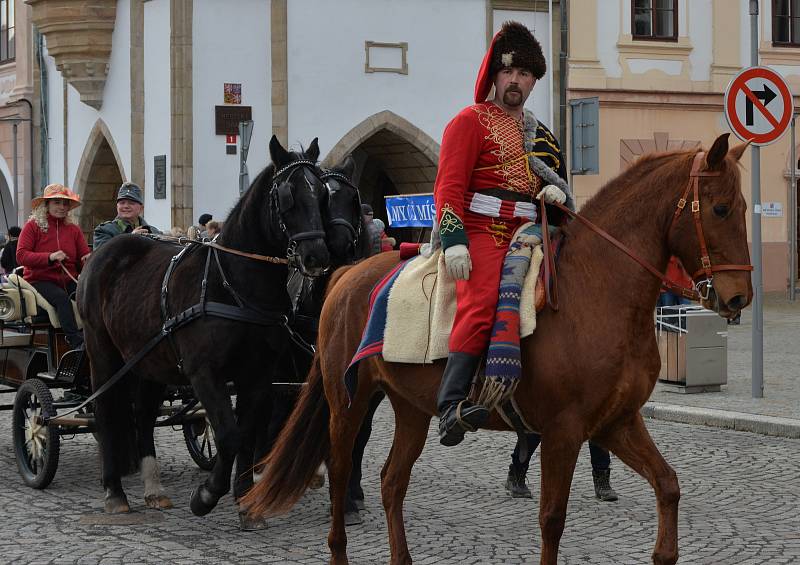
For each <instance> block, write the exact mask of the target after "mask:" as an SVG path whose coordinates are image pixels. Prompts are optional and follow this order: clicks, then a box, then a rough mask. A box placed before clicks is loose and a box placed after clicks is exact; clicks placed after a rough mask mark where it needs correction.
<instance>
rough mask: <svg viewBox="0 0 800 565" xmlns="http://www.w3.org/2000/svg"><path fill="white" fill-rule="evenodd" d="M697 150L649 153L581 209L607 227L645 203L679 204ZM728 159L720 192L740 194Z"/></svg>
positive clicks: (735, 175)
mask: <svg viewBox="0 0 800 565" xmlns="http://www.w3.org/2000/svg"><path fill="white" fill-rule="evenodd" d="M697 152H698V149H696V148H695V149H690V150H679V151H668V152H663V153H648V154H646V155H643V156H642V157H641V158H639V159H638V160H637V161H636V162H635V163H634V164H633V165H631V166H630V167H629V168H627V169H625V170H624V171H621V172H620V173H619V174H618V175H617V176H616V177H614V178H613V179H611V180H609V181H608V182H607V183H606V184H604V185H603V186H602V187H601V188H600V190H598V191H597V193H596V194H595V195H594V196H592V197H591V198H590V199H589V200H588V201H587V202H586V204H584V205H583V207H582V209H581V214H582V215H585V216H587V217H588V218H591V219H593V221H594V219H595V218H597V219H600V218H602V220H603V223H604V224H605V225H606V226H613V225H617V224H620V223H625V219H626V217H627V216H628V215H629V213H630V210H631V209H634V208H638V207H640V206H641V205H642V203H643V202H648V203H650V202H654V201H655V200H656V199H670V201H675V202H677V199H678V195H679V194H680V193H681V191H682V190H683V189H684V188H685V187H686V183H687V182H689V171H690V170H691V166H692V161H693V159H694V156H695V155H696V154H697ZM732 161H733V159H731V158H730V157H726V166H725V169H724V172H725V173H727V174H723V175H722V177H720V178H721V179H725V180H727V182H724V181H723V182H720V183H718V186H717V189H719V190H722V191H725V193H726V194H728V193H731V194H733V193H735V192H736V191H737V190H739V188H738V187H739V182H738V181H739V177H740V173H739V168H738V166H736V165H734V164H733V163H732Z"/></svg>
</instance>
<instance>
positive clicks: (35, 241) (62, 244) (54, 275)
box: [17, 214, 90, 287]
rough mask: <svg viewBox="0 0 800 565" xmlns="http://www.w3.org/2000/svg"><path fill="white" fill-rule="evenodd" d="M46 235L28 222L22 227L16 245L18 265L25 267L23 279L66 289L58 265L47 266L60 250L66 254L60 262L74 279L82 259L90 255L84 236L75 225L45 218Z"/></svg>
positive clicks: (64, 276)
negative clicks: (52, 255)
mask: <svg viewBox="0 0 800 565" xmlns="http://www.w3.org/2000/svg"><path fill="white" fill-rule="evenodd" d="M47 225H48V228H47V231H46V232H45V231H42V229H41V228H40V227H39V226H38V225H37V224H36V222H35V221H34V220H28V221H27V223H26V224H25V225H24V226H23V227H22V233H21V234H20V235H19V243H18V244H17V263H18V264H20V265H24V266H25V273H24V275H23V276H24V278H25V280H27V281H28V282H39V281H50V282H54V283H56V284H57V285H59V286H62V287H66V285H67V283H69V282H70V278H69V277H68V276H67V274H66V273H65V272H64V270H63V269H62V268H61V267H60V266H59V264H58V263H51V262H50V254H51V253H52V252H54V251H58V250H59V249H60V250H61V251H63V252H64V253H66V254H67V258H66V259H65V260H64V261H63V264H64V266H65V267H66V268H67V270H68V271H69V273H70V274H71V275H72V276H73V277H75V278H77V277H78V268H77V267H78V265H79V264H80V261H81V257H83V256H84V255H86V254H88V253H89V252H90V250H89V246H88V245H87V244H86V239H85V238H84V237H83V232H82V231H81V229H80V228H79V227H78V226H77V225H75V224H65V223H64V220H63V219H56V218H54V217H53V216H51V215H50V214H48V215H47Z"/></svg>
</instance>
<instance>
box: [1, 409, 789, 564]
mask: <svg viewBox="0 0 800 565" xmlns="http://www.w3.org/2000/svg"><path fill="white" fill-rule="evenodd" d="M648 426H649V428H650V430H651V432H652V433H653V436H654V437H655V440H656V442H657V444H658V445H659V447H660V448H661V450H662V452H663V453H664V454H665V455H666V457H667V459H668V460H669V461H670V463H671V464H672V465H673V466H674V467H675V469H676V471H677V473H678V476H679V479H680V484H681V489H682V500H681V513H680V550H681V556H682V557H681V560H680V562H681V563H702V564H739V563H741V564H745V563H747V564H756V563H764V564H770V565H774V564H781V563H797V562H800V515H798V510H797V509H798V508H800V476H798V472H797V469H798V468H800V441H798V440H791V439H785V438H773V437H763V436H759V435H755V434H749V433H743V432H733V431H727V430H720V429H715V428H704V427H692V426H688V425H684V424H675V423H669V422H660V421H649V422H648ZM392 428H393V426H392V413H391V409H389V408H388V407H387V405H385V404H384V406H382V407H381V409H380V410H379V412H378V416H377V420H376V425H375V431H374V434H373V440H372V441H371V443H370V444H369V446H368V449H367V453H366V457H365V461H366V462H367V463H366V467H365V472H364V488H365V491H366V495H367V505H368V509H367V511H366V513H365V514H364V517H365V523H364V524H362V525H360V526H354V527H351V528H348V532H349V535H350V545H349V550H350V556H351V562H352V563H354V564H372V563H386V562H387V560H388V543H387V538H386V527H385V522H384V518H383V511H382V509H381V507H380V502H379V486H378V480H379V470H380V465H381V464H382V462H383V460H384V458H385V455H386V453H387V452H388V444H389V441H390V438H391V430H392ZM0 429H3V430H5V431H6V432H7V431H8V430H10V417H9V415H8V414H7V413H5V414H3V415H0ZM514 440H515V436H514V435H512V434H497V433H490V432H482V433H479V434H471V435H470V437H469V440H468V441H465V442H464V444H462V445H461V446H458V447H456V448H451V449H450V450H449V451H446V450H445V449H444V448H443V447H441V446H439V445H438V443H437V442H436V436H435V431H434V430H433V428H431V432H430V433H429V437H428V445H427V447H426V450H425V452H424V453H423V455H422V458H421V459H420V461H419V462H418V464H417V466H416V467H415V469H414V474H413V477H412V483H411V486H410V489H409V496H408V498H407V500H406V524H407V529H408V538H409V545H410V548H411V552H412V555H413V557H414V559H415V563H419V564H433V563H436V564H450V563H452V564H456V563H458V564H462V563H475V564H499V563H509V564H512V563H533V562H538V557H536V556H537V555H538V548H539V547H540V545H539V544H540V534H539V531H538V527H537V518H536V512H537V509H538V494H537V492H536V491H538V479H537V477H538V471H536V472H532V477H533V479H534V482H535V484H536V485H537V486H536V488H535V489H534V500H524V499H510V498H508V497H507V496H506V494H505V492H504V490H503V487H502V483H503V480H504V478H505V473H506V470H507V464H508V462H509V457H510V452H511V449H512V447H513V445H514ZM157 441H158V446H159V449H160V460H161V464H162V476H163V482H164V486H165V487H166V489H167V490H168V492H169V493H170V494H171V495H172V496H173V499H174V501H175V503H176V508H174V509H172V510H168V511H165V512H163V513H162V512H158V511H154V510H145V509H144V506H143V501H142V498H141V496H142V495H141V492H142V487H141V484H140V482H139V480H138V478H136V477H131V478H128V479H126V480H125V485H126V489H127V492H128V496H129V498H130V501H131V504H132V507H133V509H134V511H135V513H134V514H132V515H129V516H127V517H124V519H126V520H129V521H130V520H132V521H135V522H137V523H136V524H134V525H130V524H128V525H110V524H109V523H108V522H109V520H108V519H107V517H105V516H104V515H103V514H102V513H101V508H102V505H101V502H100V495H101V490H100V485H99V482H98V476H99V465H98V455H97V447H96V445H95V443H94V440H93V439H92V437H91V436H78V437H77V438H75V439H74V440H71V441H65V442H63V443H62V454H61V462H60V466H59V470H58V474H57V475H56V478H55V481H54V482H53V483H52V485H51V486H50V487H49V488H48V489H46V490H44V491H35V490H32V489H29V488H27V487H25V486H23V485H22V483H21V480H20V478H19V476H18V475H17V471H16V464H15V462H14V456H13V448H12V444H11V438H10V434H9V433H4V434H3V436H2V438H1V439H0V455H1V456H2V460H1V461H0V516H1V517H2V527H1V528H0V563H15V564H16V563H20V564H21V563H30V564H44V563H54V564H61V563H63V564H68V563H78V564H94V563H101V564H118V563H159V564H161V563H178V564H184V563H185V564H195V563H215V564H216V563H291V564H296V563H323V562H326V560H327V557H328V551H327V546H326V535H327V524H328V520H327V512H328V501H327V490H326V489H323V490H318V491H310V492H309V493H308V494H307V495H306V497H305V498H304V499H303V500H302V501H301V502H300V504H299V505H298V506H297V507H296V508H295V509H294V510H293V511H292V512H291V513H290V514H288V515H287V516H283V517H279V518H274V519H271V520H270V522H269V527H268V529H267V530H265V531H262V532H257V533H240V532H239V531H238V529H237V524H236V515H235V513H234V511H235V509H234V507H233V504H232V502H231V499H230V496H227V497H225V498H223V500H222V502H221V504H220V507H219V508H218V509H216V510H215V511H214V512H212V513H211V514H210V515H209V516H207V517H205V518H197V517H194V516H192V515H191V513H190V511H189V508H188V498H189V493H190V492H191V490H192V488H193V487H194V486H195V484H196V483H198V482H199V481H200V480H201V479H203V477H204V475H205V473H204V472H202V471H200V470H198V469H197V468H196V467H195V466H194V464H193V463H192V462H191V460H190V458H189V455H188V453H187V451H186V449H185V447H184V445H183V442H182V435H181V434H180V432H178V431H172V430H163V429H162V430H158V436H157ZM536 457H537V458H538V455H537V456H536ZM455 461H458V462H459V464H458V466H455V465H454V464H453V462H455ZM534 463H535V464H534V465H533V466H532V468H533V469H536V468H538V464H536V463H537V462H534ZM612 466H613V474H612V480H613V484H614V486H615V487H616V489H617V490H618V492H619V493H620V495H621V498H620V501H619V502H618V503H601V502H598V501H596V500H595V499H594V497H593V490H592V481H591V471H590V466H589V455H588V449H584V452H583V453H582V454H581V456H580V459H579V464H578V469H577V471H576V475H575V480H574V483H573V488H572V496H571V499H570V504H569V515H568V520H567V527H566V531H565V532H564V537H563V540H562V545H561V559H560V561H559V563H563V564H578V563H591V564H634V563H650V557H649V556H650V553H651V551H652V548H653V544H654V542H655V536H656V521H655V520H656V510H655V499H654V496H653V493H652V491H651V490H650V488H649V486H648V485H647V484H646V483H645V481H644V480H643V479H641V478H640V477H638V476H635V475H633V474H632V473H631V472H630V471H629V470H628V469H627V468H624V467H623V465H622V464H621V463H619V461H614V463H612Z"/></svg>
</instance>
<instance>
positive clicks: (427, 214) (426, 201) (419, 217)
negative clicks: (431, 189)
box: [385, 194, 436, 228]
mask: <svg viewBox="0 0 800 565" xmlns="http://www.w3.org/2000/svg"><path fill="white" fill-rule="evenodd" d="M385 200H386V214H387V216H388V218H389V226H391V227H393V228H430V227H433V219H434V218H435V217H436V207H435V206H434V205H433V194H414V195H408V196H402V195H401V196H386V197H385Z"/></svg>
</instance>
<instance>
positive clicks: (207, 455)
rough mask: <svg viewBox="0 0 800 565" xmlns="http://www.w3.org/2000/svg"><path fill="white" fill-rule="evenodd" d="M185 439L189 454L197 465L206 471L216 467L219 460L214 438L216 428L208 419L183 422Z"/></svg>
mask: <svg viewBox="0 0 800 565" xmlns="http://www.w3.org/2000/svg"><path fill="white" fill-rule="evenodd" d="M183 439H184V440H185V441H186V448H187V449H188V450H189V455H191V456H192V459H193V460H194V462H195V463H197V466H198V467H200V468H201V469H203V470H204V471H210V470H211V469H213V468H214V463H216V461H217V444H216V443H215V439H214V429H213V428H212V427H211V424H210V423H209V421H208V420H207V419H203V420H194V421H192V422H186V423H185V424H183Z"/></svg>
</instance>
